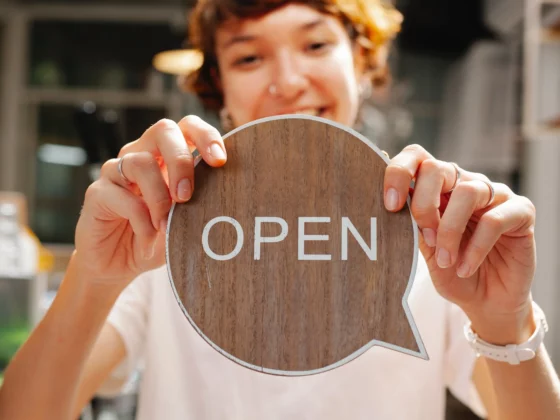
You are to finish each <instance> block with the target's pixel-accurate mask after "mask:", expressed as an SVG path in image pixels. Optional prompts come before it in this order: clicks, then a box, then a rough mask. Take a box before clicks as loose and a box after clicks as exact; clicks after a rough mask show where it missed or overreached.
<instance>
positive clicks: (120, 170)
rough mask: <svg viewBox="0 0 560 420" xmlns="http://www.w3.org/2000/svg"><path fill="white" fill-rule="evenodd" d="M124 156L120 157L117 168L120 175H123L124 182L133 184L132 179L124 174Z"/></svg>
mask: <svg viewBox="0 0 560 420" xmlns="http://www.w3.org/2000/svg"><path fill="white" fill-rule="evenodd" d="M124 156H126V155H124ZM124 156H123V157H121V158H119V163H118V165H117V170H118V171H119V175H120V176H121V178H122V180H123V181H124V182H126V183H127V184H132V182H131V181H130V179H128V178H127V177H126V175H125V174H124V172H123V162H124Z"/></svg>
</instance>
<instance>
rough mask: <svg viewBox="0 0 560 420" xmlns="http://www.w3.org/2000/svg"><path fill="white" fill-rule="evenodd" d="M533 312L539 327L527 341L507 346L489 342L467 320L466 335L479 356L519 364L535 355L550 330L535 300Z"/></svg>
mask: <svg viewBox="0 0 560 420" xmlns="http://www.w3.org/2000/svg"><path fill="white" fill-rule="evenodd" d="M533 313H534V316H535V323H536V325H537V328H536V330H535V332H534V333H533V335H532V336H531V338H529V340H527V341H526V342H525V343H521V344H508V345H506V346H496V345H494V344H490V343H487V342H486V341H484V340H482V339H480V338H479V337H478V335H476V334H475V333H474V332H473V330H472V328H471V323H470V322H467V324H466V325H465V329H464V332H465V337H466V339H467V341H468V342H469V344H470V345H471V347H472V348H473V349H474V350H475V351H476V354H477V356H484V357H487V358H489V359H492V360H497V361H500V362H507V363H509V364H511V365H518V364H519V363H521V362H524V361H526V360H531V359H533V358H534V357H535V355H536V354H537V350H538V348H539V346H540V345H541V344H542V342H543V340H544V335H545V333H546V332H547V331H548V324H547V322H546V317H545V315H544V312H543V311H542V309H541V308H540V307H539V306H538V305H537V304H536V303H535V302H533Z"/></svg>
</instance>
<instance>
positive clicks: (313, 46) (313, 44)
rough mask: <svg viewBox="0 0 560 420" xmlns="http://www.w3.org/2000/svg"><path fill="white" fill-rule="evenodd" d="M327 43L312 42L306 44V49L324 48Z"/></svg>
mask: <svg viewBox="0 0 560 420" xmlns="http://www.w3.org/2000/svg"><path fill="white" fill-rule="evenodd" d="M327 45H328V44H327V43H326V42H313V43H312V44H309V45H308V47H307V48H308V49H309V50H310V51H320V50H322V49H324V48H325V47H326V46H327Z"/></svg>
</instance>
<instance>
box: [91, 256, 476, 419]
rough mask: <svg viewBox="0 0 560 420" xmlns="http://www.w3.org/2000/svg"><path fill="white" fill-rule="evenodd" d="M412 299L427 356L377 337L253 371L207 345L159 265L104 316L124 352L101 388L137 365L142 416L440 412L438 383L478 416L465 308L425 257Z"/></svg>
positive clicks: (409, 415)
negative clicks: (312, 370)
mask: <svg viewBox="0 0 560 420" xmlns="http://www.w3.org/2000/svg"><path fill="white" fill-rule="evenodd" d="M408 301H409V305H410V309H411V312H412V316H413V317H414V320H415V322H416V325H417V327H418V330H419V332H420V335H421V337H422V340H423V342H424V345H425V347H426V350H427V352H428V355H429V357H430V360H429V361H426V360H423V359H420V358H418V357H414V356H410V355H405V354H403V353H399V352H396V351H394V350H389V349H387V348H384V347H379V346H374V347H372V348H371V349H369V350H368V351H366V352H365V353H364V354H362V355H361V356H359V357H358V358H357V359H355V360H353V361H351V362H350V363H348V364H346V365H343V366H341V367H339V368H336V369H334V370H331V371H328V372H325V373H321V374H317V375H312V376H304V377H281V376H274V375H268V374H263V373H258V372H255V371H253V370H250V369H248V368H245V367H243V366H240V365H238V364H237V363H235V362H233V361H231V360H229V359H227V358H226V357H224V356H223V355H221V354H219V353H218V352H217V351H216V350H214V349H213V348H212V347H211V346H210V345H209V344H208V343H207V342H206V341H204V339H202V338H201V337H200V336H199V335H198V333H197V332H196V331H195V330H194V329H193V327H192V326H191V325H190V323H189V322H188V320H187V319H186V317H185V316H184V314H183V313H182V311H181V309H180V307H179V305H178V303H177V301H176V299H175V296H174V294H173V291H172V288H171V285H170V282H169V278H168V274H167V270H166V268H165V266H164V267H161V268H159V269H157V270H154V271H151V272H148V273H145V274H143V275H142V276H140V277H139V278H137V279H136V280H135V281H134V282H133V283H131V284H130V286H129V287H128V288H127V289H126V290H125V291H124V292H123V293H122V295H121V296H120V297H119V299H118V301H117V303H116V304H115V306H114V308H113V310H112V312H111V314H110V315H109V318H108V321H109V322H110V323H111V324H112V325H113V326H114V327H115V328H116V329H117V330H118V331H119V333H120V334H121V335H122V337H123V340H124V343H125V346H126V349H127V357H126V360H125V361H124V362H123V364H122V365H121V366H119V367H118V368H117V369H115V371H114V372H113V375H112V377H111V378H109V379H108V380H107V382H106V383H105V384H104V386H103V387H102V389H101V390H100V393H101V394H102V395H113V394H115V393H117V392H118V391H119V389H118V388H116V387H114V386H111V383H116V382H118V381H119V380H120V379H122V378H127V377H128V376H129V375H131V374H132V373H133V372H134V370H135V369H137V368H138V367H139V366H142V368H143V372H142V380H141V383H140V390H139V392H140V394H139V400H138V410H137V418H138V419H139V420H148V419H149V420H153V419H166V420H174V419H182V420H190V419H193V420H194V419H196V420H206V419H208V420H214V419H216V420H217V419H220V420H221V419H228V420H229V419H232V420H233V419H240V420H241V419H242V420H257V419H258V420H263V419H266V420H276V419H278V420H280V419H282V420H283V419H305V420H312V419H313V420H315V419H321V420H330V419H348V420H353V419H375V420H378V419H383V420H384V419H387V420H389V419H390V420H394V419H407V420H427V419H429V420H438V419H443V418H444V416H445V400H446V398H445V397H446V395H445V388H446V387H448V388H449V389H450V390H451V392H452V393H453V394H454V395H455V396H456V397H457V398H458V399H459V400H461V401H462V402H463V403H465V404H466V405H467V406H469V407H470V408H471V409H472V410H473V411H474V412H475V413H476V414H478V415H479V416H481V417H485V416H486V412H485V409H484V407H483V405H482V403H481V401H480V398H479V396H478V394H477V392H476V389H475V387H474V384H473V383H472V381H471V374H472V369H473V366H474V362H475V360H476V356H475V354H474V352H473V351H472V350H471V348H470V347H469V346H468V344H467V342H466V340H465V339H464V337H463V334H462V328H463V325H464V321H465V319H466V318H465V315H464V313H463V312H462V311H461V310H460V309H459V308H458V307H457V306H456V305H453V304H451V303H450V302H448V301H446V300H444V299H443V298H442V297H441V296H440V295H439V294H438V293H437V292H436V290H435V288H434V286H433V284H432V282H431V279H430V277H429V273H428V270H427V267H426V264H425V261H424V259H423V258H422V257H421V255H419V264H418V270H417V275H416V278H415V281H414V285H413V287H412V289H411V293H410V296H409V300H408Z"/></svg>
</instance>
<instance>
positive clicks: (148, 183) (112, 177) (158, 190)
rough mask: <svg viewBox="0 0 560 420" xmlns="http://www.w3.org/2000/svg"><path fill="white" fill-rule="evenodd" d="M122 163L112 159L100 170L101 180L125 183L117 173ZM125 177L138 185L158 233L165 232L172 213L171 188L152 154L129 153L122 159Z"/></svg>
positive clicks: (119, 183) (118, 183)
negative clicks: (165, 226)
mask: <svg viewBox="0 0 560 420" xmlns="http://www.w3.org/2000/svg"><path fill="white" fill-rule="evenodd" d="M118 163H119V159H112V160H110V161H108V162H107V163H105V164H104V165H103V167H102V169H101V176H102V177H104V178H106V179H108V180H109V181H111V182H112V183H114V184H117V185H122V184H123V183H125V181H124V180H123V177H122V176H121V174H120V173H119V171H118ZM121 169H122V173H123V175H124V176H125V177H126V178H128V180H129V181H130V182H131V183H133V184H137V185H138V189H139V192H140V194H141V196H142V197H143V199H144V201H145V202H146V205H147V206H148V209H149V211H150V217H151V220H152V224H153V226H154V228H155V229H156V230H161V229H164V225H165V223H166V222H167V216H168V214H169V211H170V210H171V205H172V201H171V196H170V194H169V188H168V186H167V184H166V182H165V180H164V179H163V174H162V173H161V169H160V166H159V163H158V162H157V160H156V158H155V157H154V156H153V155H152V154H151V153H150V152H138V153H129V154H127V155H124V156H123V157H122V166H121Z"/></svg>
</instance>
